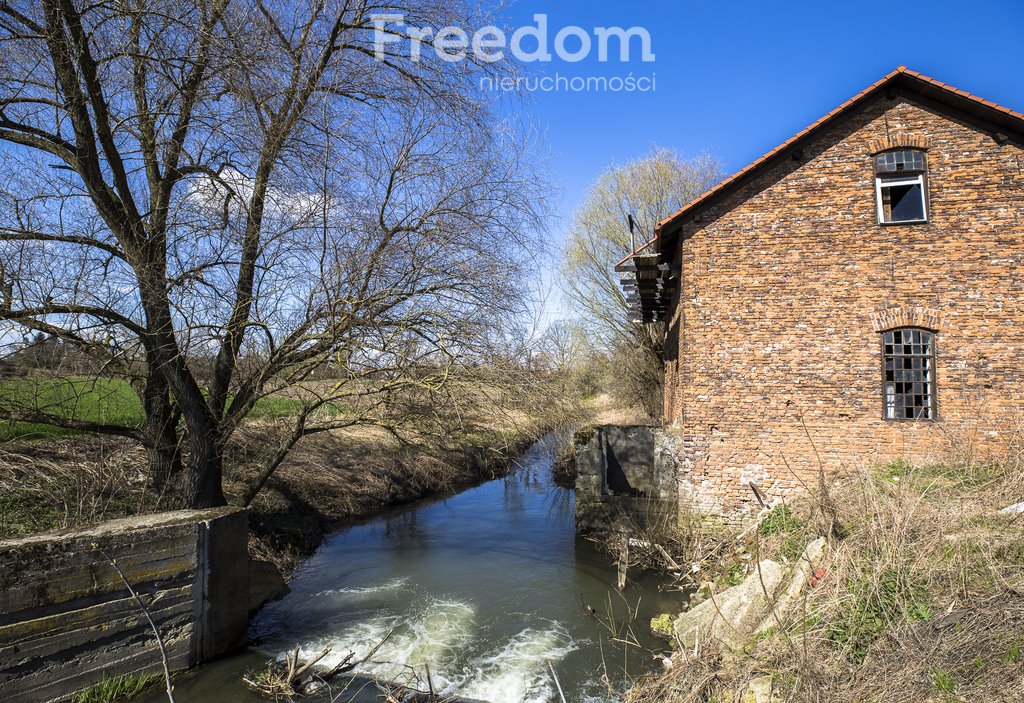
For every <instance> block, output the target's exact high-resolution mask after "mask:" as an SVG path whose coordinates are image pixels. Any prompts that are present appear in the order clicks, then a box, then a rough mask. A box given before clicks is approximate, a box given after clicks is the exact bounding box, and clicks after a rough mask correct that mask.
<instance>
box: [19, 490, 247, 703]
mask: <svg viewBox="0 0 1024 703" xmlns="http://www.w3.org/2000/svg"><path fill="white" fill-rule="evenodd" d="M247 532H248V526H247V523H246V514H245V513H244V512H243V511H239V510H237V509H231V508H222V509H215V510H205V511H178V512H171V513H161V514H158V515H149V516H144V517H135V518H127V519H124V520H115V521H112V522H108V523H104V524H102V525H98V526H95V527H90V528H84V529H76V530H61V531H57V532H50V533H45V534H39V535H32V536H29V537H24V538H20V539H14V540H6V541H0V691H2V692H3V698H4V699H5V700H16V701H25V702H26V703H31V702H34V701H51V700H60V699H63V698H66V697H67V696H69V695H70V694H72V693H74V692H76V691H79V690H82V689H84V688H87V687H88V686H90V685H92V684H94V683H96V682H98V681H100V680H102V679H103V678H104V677H107V676H116V675H120V674H126V673H141V672H160V671H162V665H161V658H160V653H159V649H158V647H157V642H156V637H155V635H154V634H153V632H152V629H151V628H150V626H149V623H148V621H147V620H146V616H145V613H144V612H143V611H142V609H141V608H140V607H139V605H138V604H137V603H136V602H135V600H134V599H133V598H132V597H131V595H130V593H129V590H128V588H127V587H126V585H125V581H127V582H128V583H129V584H131V586H132V588H133V589H134V590H135V591H136V592H137V593H138V594H139V596H140V598H141V599H142V601H143V602H144V603H145V604H146V607H147V610H148V611H149V613H150V615H151V617H152V618H153V620H154V622H155V623H156V626H157V628H158V629H159V630H160V633H161V636H162V638H163V640H164V644H165V646H166V650H167V657H168V662H169V664H170V667H171V669H172V670H181V669H185V668H188V667H190V666H193V665H195V664H198V663H200V662H203V661H206V660H209V659H212V658H215V657H217V656H219V655H222V654H225V653H228V652H230V651H233V650H236V649H239V648H241V647H244V646H245V636H246V627H247V623H248V582H249V561H248V552H247V547H246V544H247ZM111 561H113V562H115V563H116V565H117V567H119V568H120V570H121V572H123V574H124V579H122V577H121V575H119V574H118V571H117V569H116V568H115V566H114V564H112V563H111Z"/></svg>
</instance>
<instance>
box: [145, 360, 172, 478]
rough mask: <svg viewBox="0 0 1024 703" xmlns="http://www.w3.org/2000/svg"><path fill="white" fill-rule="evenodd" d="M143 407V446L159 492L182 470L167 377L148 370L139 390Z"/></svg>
mask: <svg viewBox="0 0 1024 703" xmlns="http://www.w3.org/2000/svg"><path fill="white" fill-rule="evenodd" d="M142 403H143V407H144V408H145V410H146V430H145V432H146V449H147V452H148V454H149V477H150V480H151V481H152V483H153V488H154V489H155V490H156V491H157V492H160V491H162V490H164V488H165V487H166V486H167V484H168V483H169V482H170V481H171V480H172V479H173V478H175V477H176V476H178V475H179V474H180V473H181V449H180V447H179V446H178V419H179V413H178V412H177V410H176V409H175V407H174V405H173V404H172V403H171V396H170V392H169V391H168V386H167V381H166V379H164V378H163V377H162V376H161V375H160V374H158V373H151V374H150V379H149V381H148V382H147V383H146V388H145V391H144V392H143V394H142Z"/></svg>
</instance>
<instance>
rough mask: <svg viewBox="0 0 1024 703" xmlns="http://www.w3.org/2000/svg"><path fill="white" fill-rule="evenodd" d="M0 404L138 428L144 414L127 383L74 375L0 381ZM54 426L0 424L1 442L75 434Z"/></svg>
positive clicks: (22, 423) (136, 397)
mask: <svg viewBox="0 0 1024 703" xmlns="http://www.w3.org/2000/svg"><path fill="white" fill-rule="evenodd" d="M0 407H14V408H19V409H25V410H34V411H38V412H43V413H46V414H49V415H55V416H58V417H63V418H68V419H73V420H82V421H86V422H99V423H103V424H111V425H124V426H127V427H137V426H139V425H141V424H142V422H143V420H144V419H145V416H144V414H143V412H142V404H141V403H140V401H139V397H138V395H136V393H135V391H134V390H133V389H132V387H131V386H130V385H128V383H127V382H125V381H121V380H115V379H107V378H99V379H97V378H82V377H75V376H61V377H39V378H19V379H14V380H10V381H4V382H2V383H0ZM74 433H75V431H74V430H70V429H65V428H63V427H54V426H53V425H45V424H36V423H27V422H9V421H5V422H2V423H0V441H4V440H9V439H15V438H17V439H46V438H52V437H62V436H66V435H70V434H74Z"/></svg>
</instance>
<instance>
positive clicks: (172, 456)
mask: <svg viewBox="0 0 1024 703" xmlns="http://www.w3.org/2000/svg"><path fill="white" fill-rule="evenodd" d="M477 12H478V10H477V9H475V4H473V3H469V2H467V3H461V2H449V1H441V0H436V1H428V2H412V0H408V1H406V2H402V1H399V2H395V3H385V4H381V3H376V2H368V1H365V0H290V1H288V2H283V3H262V2H258V3H256V4H249V3H244V4H243V3H233V2H232V0H115V1H113V2H109V3H89V2H84V1H82V0H41V2H36V1H32V2H27V1H26V2H20V3H18V2H11V3H8V2H2V3H0V141H2V143H3V149H2V152H0V173H2V175H3V182H2V185H0V189H2V197H0V257H2V261H3V267H2V271H3V277H4V281H2V282H0V283H2V284H3V286H2V290H4V291H6V294H5V296H4V300H3V305H2V306H0V320H5V321H6V324H7V325H8V328H7V330H6V333H8V334H9V333H10V332H11V331H12V330H14V331H17V330H19V329H23V330H27V331H31V332H42V333H44V334H46V335H50V336H52V337H54V338H56V339H59V340H61V342H62V343H64V344H66V345H71V346H73V347H75V348H77V349H80V350H82V351H83V352H84V353H87V354H89V355H91V356H92V357H93V358H94V359H96V361H97V364H98V367H97V368H99V369H100V370H101V372H102V373H103V374H105V375H109V376H113V377H115V378H120V379H125V380H127V381H129V382H130V383H132V385H133V387H135V388H136V389H137V391H138V393H139V395H140V398H141V400H142V404H143V407H144V409H145V418H146V419H145V422H144V423H142V424H141V425H139V426H116V425H105V424H101V423H97V422H95V421H86V420H83V419H81V418H76V417H73V416H70V417H69V416H68V415H67V414H66V413H56V412H50V411H48V410H47V409H46V408H39V407H33V406H31V404H27V403H12V402H10V398H8V399H7V401H8V402H7V403H6V405H5V406H4V407H2V408H0V412H2V413H3V414H4V415H5V416H6V417H7V418H9V419H14V420H27V421H35V422H48V423H52V424H58V425H63V426H67V427H72V428H74V429H78V430H82V431H91V432H99V433H108V434H121V435H125V436H129V437H132V438H133V439H136V440H138V441H139V442H141V443H143V444H144V445H145V446H146V448H147V450H148V452H149V456H150V463H151V469H152V473H153V475H154V477H155V478H156V479H157V480H158V481H163V480H166V479H167V478H168V477H169V476H171V475H173V474H174V473H175V471H177V470H178V467H179V466H180V464H181V462H182V459H181V457H182V452H181V451H179V447H181V446H184V448H185V451H184V452H183V454H184V456H185V463H186V466H185V467H184V475H185V480H184V482H183V483H184V491H183V494H184V502H185V503H186V504H187V505H189V506H193V507H205V506H213V505H219V504H222V503H223V502H224V494H223V489H222V466H223V460H224V454H225V447H226V446H227V445H228V443H229V442H230V441H231V439H232V437H233V435H235V433H236V431H237V429H238V428H239V425H240V423H241V422H242V421H243V420H244V419H245V418H246V416H247V415H248V414H249V413H250V412H251V411H252V409H253V407H254V405H255V404H256V403H257V401H259V400H260V399H261V398H263V397H265V396H267V395H268V394H272V393H279V394H285V395H287V397H288V398H289V400H290V402H292V403H294V404H295V405H296V407H295V412H294V417H293V421H292V424H291V426H290V428H289V430H288V432H286V433H285V435H284V436H283V438H282V439H281V441H280V446H279V448H278V450H277V451H275V452H273V453H272V456H270V457H269V458H268V460H267V463H266V465H265V467H264V468H263V470H262V471H261V472H260V474H259V476H258V478H257V479H256V481H255V483H254V484H253V485H252V486H250V487H249V489H248V490H247V492H246V495H245V496H243V498H244V499H245V500H249V499H251V498H252V495H253V494H254V493H255V491H256V490H258V489H259V487H260V486H262V485H263V482H265V481H266V479H267V477H269V475H270V474H271V473H272V472H273V470H274V469H275V468H276V467H277V466H278V465H279V464H280V463H281V461H282V460H283V459H284V457H285V456H286V455H287V453H288V452H289V451H290V450H291V448H292V447H293V446H294V445H295V443H296V442H298V441H299V440H300V439H301V438H302V437H304V436H307V435H309V434H310V433H314V432H319V431H326V430H330V429H336V428H340V427H347V426H351V425H354V424H362V423H369V422H381V421H382V418H383V417H384V412H383V410H382V408H384V407H385V406H387V404H388V403H389V402H390V401H392V400H394V399H395V397H396V394H397V393H399V392H400V391H401V390H402V389H434V388H437V387H439V386H441V385H442V384H444V383H445V382H447V381H448V380H450V379H451V377H452V374H453V371H454V370H456V369H458V368H463V367H466V366H467V361H469V362H470V363H472V359H473V358H474V355H479V354H484V353H486V350H485V349H484V347H485V346H486V345H487V344H489V343H491V342H493V340H494V339H495V335H494V334H493V333H492V330H493V329H495V328H500V327H503V326H504V325H506V324H507V318H508V317H509V316H511V315H513V314H514V313H515V312H516V310H517V305H518V304H519V302H520V301H521V299H522V296H521V293H520V290H522V289H523V287H522V286H519V285H518V282H519V279H520V277H521V276H522V275H524V272H525V270H526V267H525V265H524V264H525V262H526V258H527V256H528V255H527V252H528V251H529V250H530V249H531V247H532V245H533V244H534V242H533V237H534V235H533V232H534V231H536V227H537V225H538V217H539V215H540V213H541V204H542V203H543V199H542V198H541V197H540V196H539V193H538V190H539V182H538V180H537V178H536V177H535V175H534V173H533V172H532V171H531V170H530V167H529V166H528V164H529V163H530V160H529V159H524V158H522V153H523V150H524V148H525V145H526V140H525V139H524V138H523V136H522V135H521V134H520V133H518V132H517V131H516V130H514V129H512V128H510V127H508V126H507V125H505V124H503V123H502V122H501V121H500V120H499V119H498V118H497V117H496V116H495V115H494V114H492V113H491V112H490V111H489V109H488V107H487V103H486V101H484V100H483V99H482V98H481V95H480V94H479V85H480V83H479V78H480V75H481V74H482V73H483V72H495V71H500V70H502V65H501V64H488V63H475V62H474V60H473V57H472V56H470V57H468V58H467V59H466V60H464V61H461V62H450V61H443V60H441V58H440V57H439V56H438V55H437V54H436V53H434V52H431V51H423V52H422V54H421V57H420V60H419V61H412V60H410V59H409V57H408V55H407V49H408V47H407V46H406V45H405V44H403V43H402V42H391V43H387V44H386V45H385V46H384V48H385V49H386V52H385V53H383V54H381V53H380V52H375V49H377V48H379V47H377V46H376V45H375V43H374V39H375V36H374V15H377V14H389V13H390V14H400V15H403V16H404V17H405V18H406V24H407V25H409V26H434V27H437V26H446V25H457V26H476V25H480V24H486V23H487V22H488V19H487V18H486V17H482V16H480V15H478V14H476V13H477ZM375 54H376V55H375Z"/></svg>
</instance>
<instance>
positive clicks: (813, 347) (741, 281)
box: [665, 97, 1024, 517]
mask: <svg viewBox="0 0 1024 703" xmlns="http://www.w3.org/2000/svg"><path fill="white" fill-rule="evenodd" d="M901 143H906V144H911V143H914V144H919V145H927V146H928V151H927V154H928V167H929V168H928V186H929V193H930V212H929V216H930V221H929V223H927V224H918V225H879V224H878V222H877V213H876V207H875V190H874V172H873V160H872V154H873V153H874V152H876V151H877V150H879V149H880V148H885V147H887V146H895V145H899V144H901ZM680 241H681V242H682V244H681V245H680V247H679V250H678V251H677V252H676V262H677V263H679V264H680V265H681V274H680V276H681V280H680V294H679V299H678V301H677V304H676V307H675V310H674V312H673V315H672V317H671V319H670V322H669V335H668V343H667V346H666V357H667V363H666V390H665V403H666V405H665V408H666V424H667V425H668V426H669V429H670V431H672V432H674V433H677V434H678V435H679V436H680V438H681V439H682V443H683V447H684V449H683V450H682V452H681V453H682V457H681V459H682V462H681V469H680V477H679V478H680V481H681V484H682V490H681V493H682V496H681V497H682V500H683V501H684V502H685V501H689V500H691V499H695V500H696V502H697V503H698V504H699V505H700V506H701V507H703V508H705V509H709V510H712V511H716V512H723V513H725V514H728V515H732V516H734V517H735V516H737V515H742V514H743V513H744V512H748V511H750V510H752V509H753V507H754V504H753V501H754V498H753V494H752V492H751V490H750V488H749V487H748V486H747V483H748V482H749V481H754V482H755V483H757V484H758V485H759V486H760V487H761V489H762V491H763V492H765V493H767V494H768V495H769V496H770V497H773V498H776V497H779V496H782V495H785V494H787V493H790V492H793V491H799V490H801V489H802V487H804V486H806V485H810V484H813V483H814V482H815V481H816V480H817V477H818V475H819V467H823V468H824V469H826V470H827V471H834V470H836V469H839V468H841V467H843V466H856V465H861V464H864V463H871V462H878V461H883V460H887V459H891V458H894V457H897V456H903V457H907V458H911V459H914V460H926V461H927V460H933V459H937V458H940V457H941V456H944V455H945V454H947V453H948V452H949V451H950V450H951V449H958V450H963V449H965V448H970V449H971V450H972V451H974V452H976V455H978V456H992V455H998V454H1000V453H1002V452H1006V451H1008V450H1010V449H1012V445H1013V444H1014V443H1015V441H1016V439H1017V433H1016V423H1017V419H1018V415H1019V414H1020V413H1019V410H1020V408H1021V400H1022V398H1024V374H1022V371H1021V362H1022V360H1024V269H1022V265H1024V153H1022V149H1021V148H1020V147H1018V146H1016V145H1015V144H1013V143H1012V142H1007V143H1004V144H1002V145H1000V144H998V143H997V142H996V141H995V140H994V139H993V137H992V136H991V134H990V133H988V132H985V131H983V130H981V129H979V128H976V127H974V126H971V125H969V124H967V123H965V122H960V121H957V120H956V119H952V118H950V117H948V116H946V115H943V114H940V113H939V112H936V111H934V110H931V109H927V108H925V107H922V106H920V105H917V104H914V103H913V102H911V101H910V100H909V99H906V98H902V97H899V98H895V99H889V98H885V97H882V98H879V99H877V100H876V101H875V102H873V103H870V104H868V105H867V106H866V107H865V108H864V109H863V110H862V111H861V112H858V113H856V114H855V115H853V116H852V117H850V118H848V119H847V120H846V121H844V122H843V123H841V124H838V125H834V126H832V127H830V128H829V129H827V130H826V131H824V132H823V133H821V134H819V135H818V137H817V138H816V139H815V141H814V142H813V143H812V144H810V145H809V146H807V147H806V148H805V149H804V159H803V160H802V161H800V162H796V161H787V162H785V163H782V164H779V165H777V166H775V167H773V168H772V169H770V170H769V171H767V172H765V173H763V174H761V175H760V176H759V177H758V178H756V179H755V180H754V181H752V182H750V183H748V184H747V185H745V186H744V187H742V188H741V189H740V190H739V191H737V192H734V193H733V194H731V195H730V196H728V197H726V198H725V199H724V200H722V201H720V202H719V203H717V204H716V205H714V206H711V207H710V208H708V209H707V210H705V211H704V212H703V213H702V218H701V221H700V222H696V223H689V224H687V225H685V226H684V230H683V233H682V236H681V237H680ZM922 320H927V321H928V323H929V325H935V324H936V321H937V326H938V328H939V333H938V335H937V348H938V358H937V363H936V371H937V373H936V378H937V384H938V407H939V420H938V421H937V422H894V421H886V420H883V419H882V412H883V407H882V383H881V375H882V371H881V364H882V361H881V347H880V340H879V332H878V330H880V329H882V328H884V327H886V326H895V325H894V324H893V323H894V322H895V323H897V324H899V323H906V322H911V323H912V322H915V321H922Z"/></svg>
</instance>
